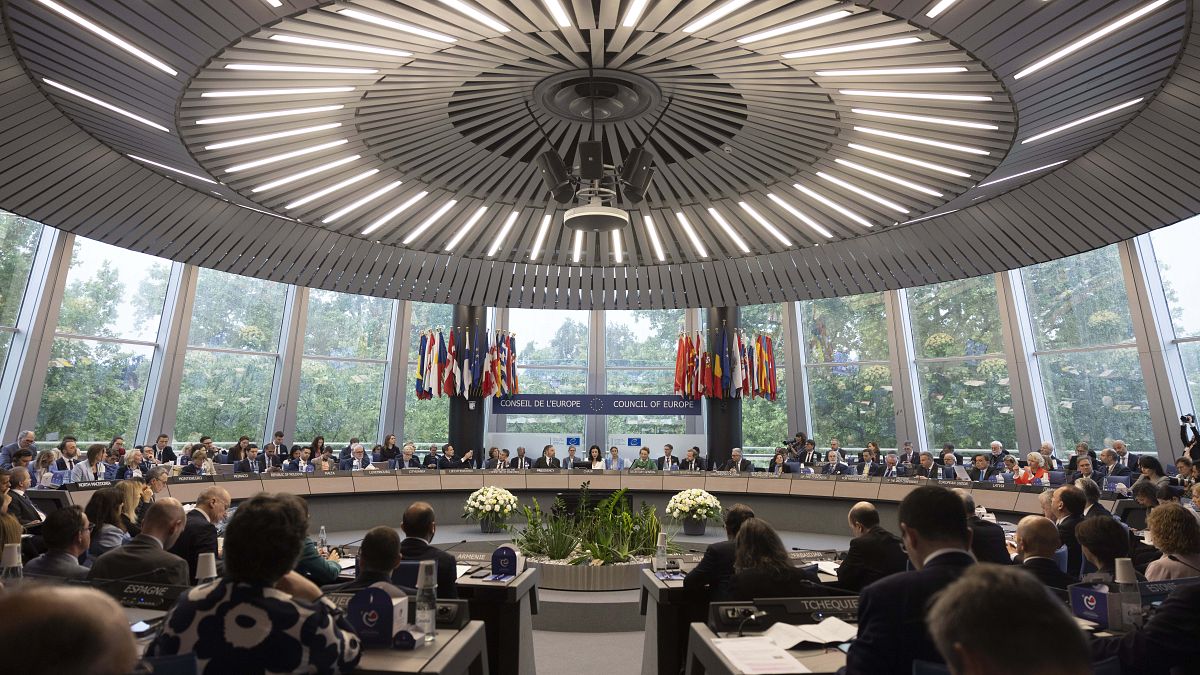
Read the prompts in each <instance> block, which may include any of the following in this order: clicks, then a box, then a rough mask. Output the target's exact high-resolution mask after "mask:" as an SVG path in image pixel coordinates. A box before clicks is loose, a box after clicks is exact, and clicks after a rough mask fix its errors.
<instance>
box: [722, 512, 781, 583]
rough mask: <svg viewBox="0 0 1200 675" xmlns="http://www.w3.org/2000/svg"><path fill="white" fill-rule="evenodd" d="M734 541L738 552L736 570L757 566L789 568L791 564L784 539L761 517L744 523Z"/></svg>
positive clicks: (735, 561)
mask: <svg viewBox="0 0 1200 675" xmlns="http://www.w3.org/2000/svg"><path fill="white" fill-rule="evenodd" d="M734 542H736V551H737V552H736V553H735V554H734V558H733V569H734V570H736V571H739V572H740V571H742V570H747V569H753V568H756V567H767V568H776V569H787V568H788V567H790V566H791V562H789V561H788V554H787V549H785V548H784V547H783V540H781V539H780V538H779V535H778V534H776V532H775V528H773V527H771V526H770V525H768V524H767V521H765V520H763V519H761V518H751V519H750V520H747V521H746V522H744V523H742V527H741V528H740V529H739V530H738V533H737V537H736V538H735V539H734Z"/></svg>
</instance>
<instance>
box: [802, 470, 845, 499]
mask: <svg viewBox="0 0 1200 675" xmlns="http://www.w3.org/2000/svg"><path fill="white" fill-rule="evenodd" d="M836 486H837V481H836V480H834V479H833V477H832V476H820V475H811V476H808V475H800V476H796V477H795V478H793V479H792V494H794V495H802V496H805V497H832V496H833V490H834V488H835V487H836Z"/></svg>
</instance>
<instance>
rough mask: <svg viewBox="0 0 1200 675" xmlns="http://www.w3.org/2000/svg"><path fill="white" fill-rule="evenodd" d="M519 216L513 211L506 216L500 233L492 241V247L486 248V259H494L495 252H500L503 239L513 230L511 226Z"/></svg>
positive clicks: (517, 212) (519, 213)
mask: <svg viewBox="0 0 1200 675" xmlns="http://www.w3.org/2000/svg"><path fill="white" fill-rule="evenodd" d="M519 215H521V212H520V211H513V212H512V213H510V214H508V218H506V219H505V220H504V227H501V228H500V233H499V234H497V235H496V238H495V239H494V240H492V245H491V246H489V247H488V252H487V257H489V258H495V257H496V252H497V251H499V250H500V244H503V243H504V238H505V237H507V236H508V233H509V232H510V231H511V230H512V229H513V225H514V224H515V223H516V222H517V216H519Z"/></svg>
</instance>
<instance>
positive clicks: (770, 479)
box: [746, 473, 792, 495]
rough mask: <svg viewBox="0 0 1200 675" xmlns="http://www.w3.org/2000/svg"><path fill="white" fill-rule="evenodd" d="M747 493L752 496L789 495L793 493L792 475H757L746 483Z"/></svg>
mask: <svg viewBox="0 0 1200 675" xmlns="http://www.w3.org/2000/svg"><path fill="white" fill-rule="evenodd" d="M746 492H747V493H749V494H752V495H788V494H791V493H792V475H791V474H788V473H785V474H783V475H782V476H775V475H773V474H766V473H756V474H753V475H752V476H751V477H749V479H748V480H747V482H746Z"/></svg>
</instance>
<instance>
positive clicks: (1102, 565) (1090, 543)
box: [1075, 518, 1129, 572]
mask: <svg viewBox="0 0 1200 675" xmlns="http://www.w3.org/2000/svg"><path fill="white" fill-rule="evenodd" d="M1075 538H1076V539H1078V540H1079V546H1080V547H1081V548H1082V549H1083V557H1085V558H1087V559H1088V561H1089V562H1091V563H1092V564H1093V565H1095V566H1096V569H1098V570H1102V571H1106V572H1112V571H1113V567H1114V562H1113V561H1115V560H1116V559H1117V558H1128V557H1129V534H1128V533H1127V532H1126V531H1125V528H1124V527H1122V526H1121V524H1120V523H1118V522H1117V521H1116V520H1114V519H1112V518H1085V519H1084V520H1083V522H1081V523H1079V526H1078V527H1076V528H1075Z"/></svg>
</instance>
